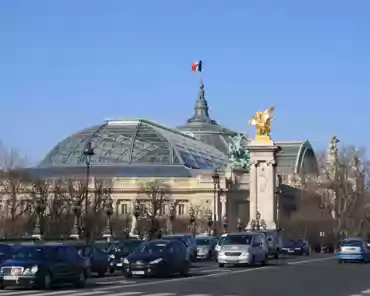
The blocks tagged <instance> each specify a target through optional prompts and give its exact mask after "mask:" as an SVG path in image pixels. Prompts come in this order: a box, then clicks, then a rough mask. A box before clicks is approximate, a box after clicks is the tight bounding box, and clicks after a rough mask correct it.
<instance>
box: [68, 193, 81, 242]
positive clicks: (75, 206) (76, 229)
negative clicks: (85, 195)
mask: <svg viewBox="0 0 370 296" xmlns="http://www.w3.org/2000/svg"><path fill="white" fill-rule="evenodd" d="M72 211H73V214H74V222H73V228H72V233H71V235H70V236H71V237H74V238H79V236H80V216H81V199H80V198H78V197H73V200H72Z"/></svg>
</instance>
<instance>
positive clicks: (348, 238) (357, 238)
mask: <svg viewBox="0 0 370 296" xmlns="http://www.w3.org/2000/svg"><path fill="white" fill-rule="evenodd" d="M348 240H357V241H364V240H365V239H364V238H362V237H346V238H345V239H344V240H343V241H348Z"/></svg>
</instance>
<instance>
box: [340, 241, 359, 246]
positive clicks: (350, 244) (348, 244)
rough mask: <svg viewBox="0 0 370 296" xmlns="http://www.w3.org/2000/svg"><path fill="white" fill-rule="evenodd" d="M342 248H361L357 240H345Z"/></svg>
mask: <svg viewBox="0 0 370 296" xmlns="http://www.w3.org/2000/svg"><path fill="white" fill-rule="evenodd" d="M342 246H344V247H347V246H348V247H362V241H359V240H345V241H343V243H342Z"/></svg>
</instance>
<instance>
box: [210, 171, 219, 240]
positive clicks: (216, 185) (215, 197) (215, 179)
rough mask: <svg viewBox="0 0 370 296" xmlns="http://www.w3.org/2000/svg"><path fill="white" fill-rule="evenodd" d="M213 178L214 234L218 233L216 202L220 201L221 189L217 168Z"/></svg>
mask: <svg viewBox="0 0 370 296" xmlns="http://www.w3.org/2000/svg"><path fill="white" fill-rule="evenodd" d="M212 180H213V232H214V233H213V235H216V234H217V225H216V219H217V215H216V213H217V206H216V203H217V202H218V191H219V189H220V175H219V174H218V171H217V169H215V170H214V171H213V174H212Z"/></svg>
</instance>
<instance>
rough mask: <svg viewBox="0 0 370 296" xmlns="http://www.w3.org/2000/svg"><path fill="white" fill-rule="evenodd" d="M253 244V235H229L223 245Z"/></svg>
mask: <svg viewBox="0 0 370 296" xmlns="http://www.w3.org/2000/svg"><path fill="white" fill-rule="evenodd" d="M251 242H252V236H251V235H228V236H227V237H226V238H225V240H224V242H223V245H224V246H225V245H250V244H251Z"/></svg>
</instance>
